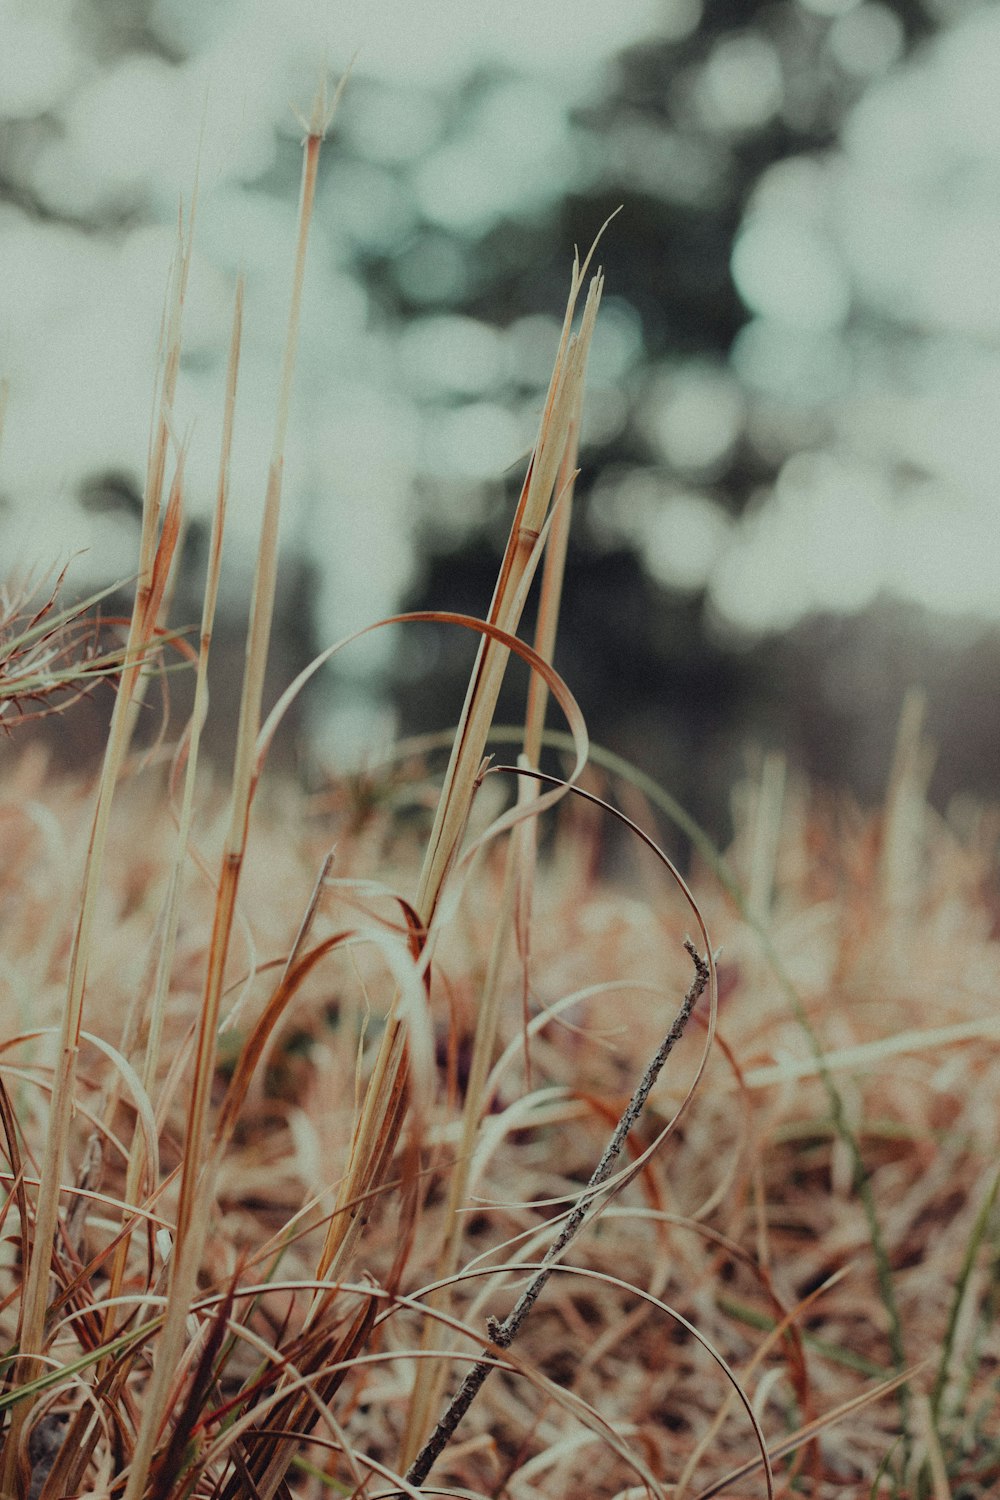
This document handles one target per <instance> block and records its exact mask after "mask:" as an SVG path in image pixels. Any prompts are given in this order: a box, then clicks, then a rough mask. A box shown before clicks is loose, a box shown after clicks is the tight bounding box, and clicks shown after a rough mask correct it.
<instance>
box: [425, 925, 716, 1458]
mask: <svg viewBox="0 0 1000 1500" xmlns="http://www.w3.org/2000/svg"><path fill="white" fill-rule="evenodd" d="M684 947H685V948H686V949H687V951H688V953H689V954H690V956H691V962H692V963H693V964H694V979H693V980H692V981H691V987H690V989H689V990H688V992H687V994H686V995H685V996H684V1001H683V1004H682V1005H681V1008H680V1010H679V1011H678V1012H677V1015H676V1017H675V1018H674V1022H673V1025H672V1026H671V1028H670V1030H669V1031H668V1032H667V1034H666V1036H665V1037H664V1039H663V1041H662V1042H661V1044H660V1046H659V1048H658V1050H657V1052H656V1054H655V1055H654V1057H653V1058H652V1059H651V1061H650V1062H649V1064H648V1066H647V1068H646V1071H645V1073H644V1074H643V1075H642V1079H641V1081H640V1083H639V1085H638V1087H637V1088H636V1090H635V1093H634V1094H633V1095H632V1097H631V1099H630V1100H629V1102H628V1105H627V1107H626V1109H625V1112H624V1113H623V1115H622V1117H621V1119H620V1120H619V1121H618V1124H617V1125H616V1127H615V1130H614V1134H613V1135H612V1136H611V1139H610V1140H609V1141H608V1144H607V1146H606V1147H605V1148H604V1154H603V1155H602V1157H601V1159H600V1161H599V1162H598V1164H597V1166H596V1167H595V1168H594V1171H593V1174H592V1175H591V1178H590V1181H589V1182H588V1183H587V1186H586V1188H585V1189H584V1191H583V1192H582V1193H581V1195H580V1198H579V1200H578V1202H577V1204H576V1207H575V1208H574V1209H573V1212H572V1213H571V1214H570V1215H569V1216H568V1217H567V1219H566V1221H565V1223H564V1224H563V1227H562V1229H561V1230H560V1232H559V1234H558V1236H557V1238H556V1239H555V1240H553V1242H552V1244H551V1245H550V1246H549V1248H548V1250H547V1251H546V1253H545V1255H544V1257H543V1259H542V1263H541V1265H540V1266H539V1268H538V1270H537V1271H536V1273H535V1275H534V1276H533V1277H532V1278H531V1281H530V1282H529V1283H528V1285H527V1286H526V1287H525V1289H524V1291H523V1292H522V1293H521V1295H520V1297H519V1298H518V1300H517V1302H516V1303H515V1304H514V1307H513V1309H512V1310H511V1312H509V1313H508V1314H507V1317H506V1318H504V1320H503V1322H502V1323H501V1322H499V1321H498V1320H497V1319H496V1318H494V1317H492V1316H491V1317H489V1318H487V1320H486V1328H487V1332H488V1333H489V1337H490V1343H491V1348H489V1349H484V1350H483V1352H482V1355H481V1356H480V1358H479V1359H478V1360H477V1361H476V1363H475V1364H474V1365H473V1366H472V1367H471V1369H470V1370H469V1373H468V1374H467V1375H466V1377H465V1379H464V1380H463V1381H462V1384H461V1385H460V1386H459V1388H458V1390H457V1391H456V1392H455V1394H454V1396H453V1397H452V1398H451V1401H450V1402H449V1403H448V1406H447V1408H446V1410H445V1411H444V1413H443V1415H442V1416H441V1418H440V1420H439V1421H438V1424H437V1426H436V1427H435V1428H434V1431H433V1432H432V1433H431V1435H430V1437H429V1438H428V1439H427V1441H426V1443H425V1444H424V1446H423V1447H422V1448H421V1450H420V1452H419V1453H418V1454H417V1456H416V1458H415V1459H414V1460H413V1463H412V1464H411V1465H410V1467H409V1468H408V1469H407V1471H406V1479H407V1483H408V1484H411V1485H420V1484H423V1482H424V1480H425V1479H426V1478H427V1475H428V1474H429V1473H430V1471H431V1469H432V1467H433V1465H434V1463H435V1462H436V1461H437V1459H438V1458H439V1457H440V1456H441V1454H442V1453H443V1452H444V1450H445V1448H446V1447H447V1446H448V1443H449V1442H450V1440H451V1437H452V1435H453V1433H454V1432H455V1429H456V1428H457V1426H458V1424H459V1422H461V1420H462V1418H463V1417H464V1416H465V1414H466V1412H467V1411H468V1410H469V1407H470V1406H471V1405H472V1403H473V1401H474V1400H475V1397H476V1396H477V1395H478V1393H479V1391H480V1389H481V1388H482V1386H483V1383H484V1381H485V1380H486V1377H487V1375H489V1373H490V1371H491V1370H493V1369H495V1368H496V1354H495V1351H496V1350H497V1349H509V1348H510V1346H511V1344H512V1343H513V1342H514V1340H515V1339H516V1338H517V1336H518V1334H519V1333H520V1331H521V1326H522V1324H523V1323H524V1320H525V1318H526V1317H527V1316H528V1314H529V1313H530V1311H531V1309H532V1308H533V1307H534V1305H535V1303H536V1302H537V1301H538V1298H539V1296H540V1295H541V1292H542V1290H543V1288H544V1286H545V1283H546V1282H547V1281H548V1279H549V1277H550V1276H551V1274H552V1271H553V1268H554V1266H555V1263H556V1261H557V1260H558V1259H559V1256H560V1255H561V1254H562V1252H563V1251H564V1250H565V1249H566V1246H567V1245H568V1244H569V1243H570V1241H571V1240H572V1239H573V1238H574V1236H575V1235H576V1234H577V1232H578V1230H579V1229H580V1227H581V1225H582V1224H583V1222H584V1220H585V1219H586V1218H587V1217H588V1215H589V1213H590V1211H591V1210H592V1209H593V1207H594V1192H595V1190H596V1189H597V1188H599V1187H600V1186H601V1184H602V1183H603V1182H606V1181H607V1179H608V1178H609V1177H610V1176H611V1173H612V1171H613V1170H614V1166H615V1163H616V1161H617V1160H618V1157H619V1156H620V1155H621V1152H622V1149H623V1147H624V1145H625V1142H626V1140H627V1139H628V1136H629V1132H630V1131H631V1130H632V1128H633V1126H634V1125H635V1124H636V1122H637V1120H638V1119H639V1116H640V1115H641V1113H642V1110H643V1107H644V1105H645V1103H646V1100H647V1099H648V1098H649V1095H650V1091H651V1089H652V1087H653V1085H654V1084H655V1082H656V1080H657V1078H658V1077H659V1075H660V1072H661V1070H662V1068H663V1065H664V1063H665V1062H666V1060H667V1058H668V1057H669V1056H670V1054H671V1052H672V1051H673V1050H674V1047H675V1046H676V1044H677V1043H678V1042H679V1041H680V1039H681V1037H682V1036H683V1034H684V1028H685V1027H686V1025H687V1023H688V1019H689V1018H690V1015H691V1012H692V1011H693V1010H694V1008H695V1006H696V1005H697V1003H698V1001H699V1000H700V999H701V997H702V995H703V994H704V993H705V987H706V985H707V984H708V974H709V971H708V964H707V963H706V962H705V960H704V959H703V958H702V957H701V954H700V953H699V952H698V950H697V948H696V947H695V946H694V944H693V943H692V941H691V939H690V938H685V939H684Z"/></svg>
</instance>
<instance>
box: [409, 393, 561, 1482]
mask: <svg viewBox="0 0 1000 1500" xmlns="http://www.w3.org/2000/svg"><path fill="white" fill-rule="evenodd" d="M582 397H583V390H582V386H581V388H580V390H579V391H578V393H577V400H576V408H575V410H574V412H573V414H572V417H571V419H570V424H569V429H568V432H567V438H566V446H565V449H564V451H563V457H562V463H561V466H560V470H559V475H558V480H557V484H556V495H557V502H556V506H555V510H554V513H553V517H552V524H551V529H550V534H549V540H548V545H547V547H546V550H545V560H544V563H543V565H542V582H541V589H540V591H539V601H538V619H537V624H536V629H535V642H534V644H535V650H536V652H537V653H538V655H539V656H540V657H541V658H542V659H543V660H544V661H547V662H550V663H551V661H552V656H553V651H554V648H555V639H556V630H557V625H558V619H559V604H560V599H561V595H562V584H563V575H564V573H565V567H566V551H567V547H568V544H569V530H570V521H571V518H572V507H573V486H574V482H575V479H576V463H577V453H578V447H579V433H580V418H581V403H582ZM547 702H548V689H547V686H546V683H545V679H544V677H542V676H541V675H540V674H536V673H532V674H531V678H530V681H529V685H528V703H527V709H526V713H525V727H524V743H523V748H522V755H523V757H524V764H525V765H526V766H529V767H537V765H538V757H539V753H540V751H541V744H542V736H543V734H544V730H545V711H546V706H547ZM537 793H538V782H537V781H534V780H533V779H532V778H530V777H521V778H520V779H519V781H518V800H519V804H520V806H521V807H522V808H523V809H524V810H525V812H527V809H528V808H529V807H530V805H531V803H532V802H533V801H534V800H535V798H536V796H537ZM536 827H537V820H536V819H534V818H530V817H528V816H525V817H524V819H523V820H522V821H521V822H520V823H519V824H518V825H517V826H516V828H514V829H513V830H512V831H511V834H510V842H509V843H508V846H507V857H506V861H505V864H504V875H503V887H502V891H501V895H500V900H499V903H498V906H497V912H496V918H495V921H494V925H493V941H492V944H491V947H490V955H489V959H488V962H487V967H486V978H485V981H484V984H483V992H482V996H481V998H480V1001H479V1011H478V1016H477V1020H476V1030H475V1035H474V1037H473V1043H472V1060H471V1062H470V1064H469V1078H468V1082H467V1084H466V1090H465V1103H464V1105H463V1108H462V1126H461V1134H460V1136H459V1140H458V1145H457V1148H456V1152H455V1160H454V1163H453V1165H452V1168H451V1172H450V1174H449V1181H448V1206H447V1210H446V1216H445V1225H444V1239H443V1243H442V1245H441V1250H440V1253H439V1255H438V1260H437V1267H436V1273H435V1279H436V1280H437V1281H439V1282H440V1283H441V1288H440V1290H439V1291H438V1292H437V1293H434V1294H432V1295H431V1297H430V1298H429V1299H428V1306H429V1307H431V1308H434V1309H437V1310H439V1311H447V1310H448V1309H449V1308H450V1306H451V1302H452V1283H451V1277H452V1276H453V1275H454V1272H455V1270H456V1268H457V1266H458V1259H459V1252H460V1249H461V1243H462V1229H463V1224H464V1214H463V1210H464V1208H465V1205H466V1203H467V1202H468V1200H469V1191H470V1187H471V1177H472V1164H473V1153H474V1151H475V1145H476V1136H477V1134H478V1132H479V1125H480V1121H481V1119H482V1116H483V1113H484V1110H485V1108H486V1104H487V1099H486V1081H487V1077H488V1075H489V1070H490V1066H491V1064H492V1061H493V1054H494V1050H495V1047H496V1037H497V1030H498V1027H499V1023H500V1013H501V1004H502V996H503V991H502V981H503V976H504V971H505V967H506V962H507V958H508V952H509V947H510V939H511V935H512V933H513V929H514V923H515V919H519V921H518V928H519V934H520V944H521V948H522V961H523V964H524V966H525V972H526V971H527V964H528V951H527V949H528V944H529V941H530V937H529V932H530V895H531V884H532V867H533V863H534V854H535V830H536ZM446 1337H447V1336H446V1334H445V1333H444V1331H443V1330H442V1329H441V1328H440V1327H439V1326H438V1325H437V1324H436V1323H434V1322H433V1321H432V1320H431V1319H427V1320H426V1321H425V1323H424V1327H423V1332H422V1345H423V1347H424V1348H429V1347H430V1346H431V1344H432V1343H433V1342H435V1341H438V1342H440V1341H441V1340H442V1338H445V1339H446ZM447 1369H448V1366H447V1362H446V1361H445V1360H441V1361H439V1362H432V1361H430V1360H426V1361H421V1362H420V1363H419V1364H418V1365H417V1369H416V1374H415V1376H414V1385H413V1392H412V1395H411V1397H410V1403H409V1407H408V1410H407V1428H406V1435H405V1438H404V1442H403V1448H402V1453H401V1457H400V1468H402V1469H408V1468H409V1467H410V1465H411V1464H412V1463H413V1461H414V1459H415V1458H416V1456H417V1452H418V1451H419V1449H420V1448H421V1446H422V1445H423V1443H424V1441H425V1440H426V1438H427V1435H428V1432H429V1430H430V1425H431V1422H432V1420H433V1418H434V1414H435V1412H436V1411H437V1409H438V1408H439V1406H440V1404H441V1396H442V1392H443V1390H444V1382H445V1378H446V1375H447Z"/></svg>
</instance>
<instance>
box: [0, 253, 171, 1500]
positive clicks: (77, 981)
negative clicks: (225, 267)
mask: <svg viewBox="0 0 1000 1500" xmlns="http://www.w3.org/2000/svg"><path fill="white" fill-rule="evenodd" d="M189 263H190V239H188V242H187V243H186V244H184V243H183V242H182V243H181V245H180V246H179V253H178V263H177V266H176V272H175V294H174V297H173V314H172V317H171V339H170V343H169V345H168V348H167V355H166V359H167V366H168V370H172V369H175V367H176V365H177V364H179V359H180V308H181V303H182V299H183V288H184V285H185V282H186V277H187V270H188V266H189ZM172 394H173V390H172V387H171V389H170V396H171V399H172ZM168 428H169V420H168V416H167V413H166V409H165V408H162V409H161V422H160V431H161V434H162V442H161V441H159V440H158V441H157V442H156V443H154V445H153V447H152V449H151V454H150V466H149V471H148V474H147V481H146V492H145V493H146V502H145V504H144V509H143V524H142V534H141V538H140V564H139V577H138V583H137V587H136V596H135V607H134V609H133V612H132V618H131V623H130V627H129V634H128V641H127V643H126V648H125V656H124V663H123V667H122V674H121V681H120V684H119V688H118V693H117V695H116V697H115V704H114V709H113V711H112V716H111V724H110V727H109V730H108V737H107V742H106V746H105V752H104V760H103V765H102V768H101V776H100V780H99V783H98V791H97V803H96V807H95V811H94V820H93V825H92V828H91V835H90V841H89V845H88V849H87V858H86V863H85V866H84V874H83V890H82V895H81V900H80V910H79V917H78V920H77V925H76V930H75V932H74V935H73V943H72V948H71V952H70V960H69V976H68V980H67V985H66V1003H65V1007H64V1009H63V1013H62V1023H61V1027H60V1033H59V1039H58V1053H57V1062H56V1072H55V1077H54V1080H53V1088H52V1102H51V1109H50V1117H49V1123H48V1130H47V1133H46V1138H45V1147H44V1155H43V1158H42V1166H41V1171H40V1173H39V1187H38V1196H37V1200H36V1206H35V1223H34V1233H33V1236H32V1242H31V1255H30V1259H29V1262H28V1267H27V1275H26V1280H25V1287H24V1293H23V1298H22V1303H21V1309H22V1310H21V1325H20V1330H19V1331H20V1340H19V1342H20V1355H21V1364H20V1365H19V1376H18V1378H19V1379H20V1380H24V1381H30V1380H31V1379H32V1377H33V1376H34V1375H35V1374H37V1373H38V1371H39V1369H40V1365H39V1364H38V1358H37V1357H38V1355H39V1354H40V1353H41V1350H42V1347H43V1344H44V1325H45V1310H46V1305H47V1301H48V1284H49V1274H50V1267H51V1261H52V1255H53V1250H54V1246H55V1238H56V1231H57V1222H58V1212H59V1197H60V1193H61V1190H62V1176H63V1164H64V1162H65V1159H66V1149H67V1145H68V1140H69V1133H70V1125H71V1121H72V1116H73V1101H74V1096H75V1085H76V1067H77V1059H78V1055H79V1048H80V1034H81V1031H82V1029H83V1007H84V996H85V993H86V985H87V969H88V964H89V962H90V953H91V945H92V941H93V933H94V919H95V913H96V904H97V896H98V891H99V889H100V883H101V876H102V873H103V867H104V855H105V850H106V846H107V838H108V827H109V822H110V817H111V806H112V802H113V800H114V795H115V789H116V787H117V784H118V779H119V776H120V774H121V769H122V766H123V764H124V761H125V756H126V754H127V752H128V747H129V743H130V740H131V735H132V728H133V725H134V707H133V705H134V700H135V696H136V692H137V689H138V687H139V684H140V681H141V676H142V672H143V667H144V663H145V662H146V660H147V658H148V654H149V649H150V644H151V642H152V640H153V636H154V632H155V629H156V625H157V619H158V614H159V609H160V604H161V601H162V598H163V595H164V593H165V591H166V588H167V581H168V577H169V574H170V570H171V567H172V564H173V558H174V551H175V548H176V546H177V540H178V537H179V535H180V528H181V505H182V494H183V486H182V480H183V463H182V459H179V460H178V463H177V468H176V472H175V475H174V479H173V482H172V484H171V489H170V496H169V500H168V504H167V508H166V512H165V514H164V518H163V525H162V527H160V526H159V519H160V495H161V493H162V485H163V481H164V473H165V466H166V434H167V431H168ZM30 1405H31V1404H30V1402H29V1401H24V1402H21V1403H20V1404H19V1405H18V1406H17V1407H16V1408H15V1410H14V1412H13V1413H12V1416H11V1422H10V1426H9V1428H8V1430H7V1433H6V1436H5V1440H4V1445H3V1451H2V1453H0V1495H2V1496H3V1497H4V1500H13V1496H14V1494H15V1482H16V1473H17V1466H18V1456H19V1448H20V1439H21V1432H22V1429H23V1426H24V1423H25V1422H26V1420H27V1418H28V1415H29V1413H30Z"/></svg>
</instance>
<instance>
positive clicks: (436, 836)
mask: <svg viewBox="0 0 1000 1500" xmlns="http://www.w3.org/2000/svg"><path fill="white" fill-rule="evenodd" d="M595 244H596V242H595ZM592 254H593V249H592V250H591V252H590V254H589V255H588V256H587V257H586V259H585V260H584V262H583V264H582V265H580V264H579V261H577V262H576V263H575V264H574V267H573V278H572V284H571V287H570V294H569V299H568V302H567V306H566V314H565V317H564V319H563V328H562V335H561V338H560V343H559V350H558V353H557V355H556V361H555V367H554V369H553V373H552V379H551V381H550V384H549V389H548V394H547V397H546V401H545V407H544V410H543V413H542V419H541V425H540V428H539V433H538V439H537V441H536V444H535V448H534V452H533V453H532V457H531V461H530V463H529V466H528V474H527V477H526V478H525V481H524V484H523V486H522V489H521V495H520V499H519V501H518V504H517V509H516V511H515V514H514V520H513V524H512V526H511V531H510V536H509V538H508V541H507V547H506V550H505V552H504V556H503V561H502V563H501V567H500V574H499V577H498V579H497V584H496V588H495V590H494V594H493V601H492V604H491V606H490V611H489V615H488V620H489V623H490V624H491V625H494V626H496V627H497V628H498V629H499V630H502V631H504V632H506V633H508V634H509V635H515V634H516V632H517V627H518V623H519V621H520V618H521V612H522V610H523V608H524V604H525V600H526V597H527V592H528V588H529V587H530V584H531V580H532V578H533V576H534V572H535V568H536V567H537V564H538V562H539V558H540V547H541V546H542V545H544V539H545V527H546V517H547V515H548V511H549V506H550V502H551V500H552V495H553V490H554V487H555V483H556V478H557V476H558V474H559V472H560V469H561V467H562V464H563V460H564V455H565V452H566V445H567V441H568V439H569V436H570V430H571V426H572V422H573V417H574V413H575V412H576V411H577V410H578V408H579V403H580V399H581V392H582V389H583V382H584V377H585V373H586V366H587V355H588V352H589V349H590V341H591V337H592V335H593V330H594V323H595V321H596V318H597V310H598V307H599V305H600V300H601V290H602V286H603V278H602V277H601V275H600V273H598V275H597V276H595V277H594V279H593V281H592V282H591V285H590V288H589V291H588V293H587V298H586V303H585V305H584V310H583V317H582V321H581V326H580V330H579V332H578V333H576V334H573V333H572V325H573V318H574V314H575V312H576V306H577V301H578V299H579V296H580V293H581V291H582V290H583V286H584V281H585V277H586V274H587V270H588V267H589V264H590V259H591V256H592ZM508 654H509V653H508V649H507V648H506V647H505V646H504V645H503V644H502V643H501V642H499V641H498V640H497V639H495V638H490V637H488V636H484V637H483V639H482V642H481V644H480V646H479V650H478V652H477V655H476V662H475V666H474V668H473V673H472V677H471V680H470V683H469V688H468V692H467V694H466V699H465V704H464V707H463V709H462V714H461V717H460V719H459V724H458V729H457V732H456V735H455V740H454V744H453V748H452V753H451V758H450V760H449V763H448V769H447V771H446V773H445V779H444V785H443V788H442V791H441V795H440V799H439V801H438V805H437V812H436V814H435V818H434V825H433V828H432V830H431V835H430V840H429V843H428V846H427V852H426V855H425V858H424V862H423V868H422V871H421V876H420V881H419V885H418V889H417V895H416V899H415V902H414V907H415V910H416V913H417V916H418V918H419V920H420V922H421V924H422V927H423V932H424V936H425V940H426V936H427V935H428V934H429V932H430V928H431V924H432V922H433V919H434V914H435V911H436V910H437V905H438V901H439V899H440V896H441V891H442V887H443V885H444V881H445V877H446V875H447V873H448V870H449V869H450V867H451V865H452V864H453V862H454V860H455V858H456V856H457V853H458V849H459V845H460V843H461V839H462V835H463V833H464V831H465V827H466V824H467V822H468V817H469V811H470V808H471V805H472V798H473V794H474V792H475V789H476V785H477V778H478V776H479V772H480V768H481V764H482V759H483V753H484V750H485V746H486V738H487V735H488V733H489V728H490V725H491V723H492V722H493V715H494V712H495V709H496V702H497V698H498V696H499V692H500V685H501V682H502V680H503V675H504V671H505V668H506V665H507V658H508ZM408 1067H409V1062H408V1056H407V1039H406V1032H405V1027H404V1025H403V1022H402V1020H401V1018H400V1016H399V1015H398V1013H397V1012H396V1011H395V1008H393V1009H392V1010H390V1013H389V1015H388V1017H387V1019H386V1025H385V1031H384V1033H383V1036H382V1041H381V1044H380V1046H379V1051H378V1055H377V1057H376V1059H375V1064H374V1068H373V1071H372V1075H371V1078H370V1080H369V1083H368V1086H367V1088H366V1090H365V1096H364V1102H363V1104H362V1108H361V1113H360V1117H359V1119H358V1122H357V1125H356V1128H355V1132H354V1137H353V1140H352V1143H351V1152H350V1159H349V1161H348V1165H347V1170H346V1172H345V1174H344V1178H343V1181H342V1184H341V1188H340V1191H339V1193H338V1197H337V1204H336V1210H335V1212H334V1215H333V1217H332V1218H331V1220H330V1227H329V1231H328V1233H327V1236H326V1242H325V1244H324V1246H323V1251H322V1254H321V1256H320V1260H319V1265H318V1268H317V1274H318V1275H320V1276H331V1277H335V1276H336V1275H337V1274H338V1273H339V1272H340V1271H341V1270H342V1269H343V1267H344V1265H345V1263H346V1261H347V1258H348V1256H349V1254H350V1252H351V1248H352V1246H353V1244H354V1242H355V1240H356V1238H357V1235H358V1233H359V1232H360V1230H361V1227H362V1223H363V1215H361V1214H360V1213H359V1212H358V1207H357V1206H358V1204H360V1203H363V1202H365V1201H366V1200H368V1199H369V1198H370V1195H371V1194H372V1192H373V1191H374V1190H375V1189H376V1188H377V1187H378V1185H379V1183H380V1181H381V1180H382V1177H383V1175H384V1172H385V1168H386V1163H387V1161H388V1159H389V1155H390V1152H391V1151H392V1149H393V1147H394V1144H395V1142H396V1140H397V1138H398V1135H399V1131H400V1128H401V1126H402V1121H403V1117H404V1114H405V1109H406V1093H407V1072H408Z"/></svg>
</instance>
